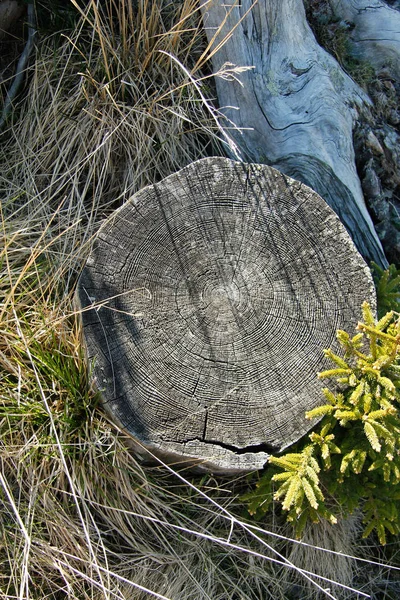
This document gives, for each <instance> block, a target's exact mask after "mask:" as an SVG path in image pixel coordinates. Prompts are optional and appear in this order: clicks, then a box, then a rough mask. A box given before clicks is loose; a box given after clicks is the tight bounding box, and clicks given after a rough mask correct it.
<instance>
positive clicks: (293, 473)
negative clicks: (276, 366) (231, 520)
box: [244, 269, 400, 544]
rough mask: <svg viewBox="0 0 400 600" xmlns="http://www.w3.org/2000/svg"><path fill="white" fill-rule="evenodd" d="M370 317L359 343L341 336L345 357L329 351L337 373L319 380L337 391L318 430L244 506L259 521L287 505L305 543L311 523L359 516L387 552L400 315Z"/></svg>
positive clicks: (329, 395) (398, 523)
mask: <svg viewBox="0 0 400 600" xmlns="http://www.w3.org/2000/svg"><path fill="white" fill-rule="evenodd" d="M388 271H389V270H388ZM385 273H387V272H383V275H382V274H381V279H382V277H383V276H384V281H383V284H382V285H381V290H383V289H384V287H385V286H386V288H387V287H389V294H393V295H394V297H395V298H398V286H399V284H400V277H399V272H397V271H396V272H394V271H393V269H392V270H391V271H390V272H388V273H387V274H385ZM394 281H395V282H396V284H394V283H393V282H394ZM392 283H393V284H392ZM396 285H397V288H396ZM382 293H383V292H382ZM389 304H390V303H389V302H387V304H386V305H389ZM399 308H400V307H399ZM362 311H363V322H361V323H359V324H358V326H357V330H358V333H357V334H356V335H355V336H353V337H351V336H350V335H349V334H348V333H347V332H345V331H338V332H337V338H338V341H339V343H340V345H341V347H342V355H341V356H339V355H337V354H335V353H334V352H332V350H326V351H325V355H326V357H327V358H328V359H330V360H331V361H332V363H333V367H332V369H329V370H326V371H323V372H321V373H318V377H319V378H320V379H327V380H329V379H330V380H332V379H333V380H334V381H335V383H336V387H335V386H331V389H328V388H325V389H324V390H323V394H324V397H325V403H324V404H321V405H320V406H317V407H316V408H314V409H313V410H310V411H308V412H307V413H306V418H307V419H310V420H314V419H319V420H320V422H319V424H318V426H317V427H316V428H315V430H314V431H313V432H312V433H311V434H309V435H308V436H307V437H306V438H305V439H303V440H301V441H300V442H298V443H297V445H296V446H295V447H294V448H292V451H291V452H288V453H286V454H283V455H282V456H272V457H270V459H269V466H268V468H267V469H266V471H265V473H264V474H263V475H262V476H261V478H260V480H259V482H258V484H257V487H256V489H255V490H254V491H252V492H250V493H249V494H247V495H246V496H245V497H244V499H245V500H247V501H248V510H249V512H250V513H251V514H252V515H254V516H256V517H261V516H262V515H263V514H265V513H266V512H267V511H268V510H269V509H270V507H271V505H272V503H273V501H274V500H275V501H277V502H279V503H280V505H281V508H282V510H283V511H285V512H286V513H287V519H288V520H289V521H290V522H292V523H293V525H294V527H295V529H296V533H297V535H301V533H302V531H303V529H304V527H305V525H306V523H307V522H308V521H313V522H316V521H319V520H321V519H327V520H329V521H330V522H331V523H335V522H336V521H337V519H338V518H340V517H343V516H345V515H348V514H351V513H353V512H354V511H355V510H356V509H358V510H360V511H361V512H362V515H363V524H364V537H367V536H369V535H370V534H371V533H373V532H375V533H376V534H377V536H378V538H379V541H380V543H381V544H385V543H386V538H387V534H388V533H390V534H393V535H395V534H398V533H399V532H400V488H399V486H398V484H399V482H400V411H399V409H400V350H399V348H400V314H399V313H398V312H397V311H393V310H391V311H389V312H387V313H385V314H383V315H382V316H381V317H380V318H379V320H376V319H375V317H374V314H373V312H372V310H371V307H370V306H369V304H368V303H367V302H365V303H364V304H363V307H362ZM332 389H334V390H336V391H332Z"/></svg>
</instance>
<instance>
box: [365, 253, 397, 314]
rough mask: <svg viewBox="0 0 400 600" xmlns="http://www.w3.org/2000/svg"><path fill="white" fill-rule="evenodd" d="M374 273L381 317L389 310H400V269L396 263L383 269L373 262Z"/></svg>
mask: <svg viewBox="0 0 400 600" xmlns="http://www.w3.org/2000/svg"><path fill="white" fill-rule="evenodd" d="M372 274H373V277H374V283H375V287H376V295H377V300H378V315H379V317H382V316H383V315H384V314H385V313H386V312H387V311H389V310H394V311H396V312H400V269H397V267H396V265H390V266H389V268H388V269H382V267H380V266H379V265H377V264H376V263H374V262H373V263H372Z"/></svg>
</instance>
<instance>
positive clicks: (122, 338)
mask: <svg viewBox="0 0 400 600" xmlns="http://www.w3.org/2000/svg"><path fill="white" fill-rule="evenodd" d="M77 293H78V296H79V301H80V304H81V307H82V309H83V310H82V319H83V325H84V338H85V344H86V347H87V353H88V359H89V360H90V361H93V362H94V376H95V383H96V385H97V387H98V389H100V390H101V392H102V397H103V401H104V405H105V406H106V407H107V409H108V411H109V412H110V413H111V415H112V417H113V418H114V419H115V420H116V421H117V422H118V423H119V424H120V425H122V426H123V427H124V428H125V429H126V430H127V431H128V432H129V433H130V434H131V435H132V436H133V437H134V438H135V439H136V440H137V441H138V442H139V444H142V445H143V446H144V447H145V448H148V449H149V450H151V451H152V452H154V453H155V454H156V455H158V456H160V457H161V458H164V459H167V460H171V459H172V460H175V459H176V460H187V461H189V462H196V461H199V463H200V464H202V465H203V466H204V468H209V469H211V470H214V471H225V472H236V471H241V470H251V469H257V468H261V467H262V466H263V465H264V463H265V462H266V460H267V458H268V455H269V454H270V453H271V452H272V451H274V452H277V451H280V450H282V449H284V448H286V447H288V446H289V445H290V444H292V443H293V442H295V441H296V440H298V439H299V438H301V437H302V436H303V435H304V434H305V433H306V432H307V431H308V430H309V428H310V426H311V424H310V422H308V421H306V419H305V418H304V413H305V411H306V410H309V409H311V408H313V407H315V406H316V405H318V404H320V403H321V401H323V396H322V395H321V387H322V384H321V382H320V381H319V380H318V379H317V376H316V374H317V372H318V371H320V370H322V369H325V368H328V363H327V362H326V359H325V358H324V356H323V349H324V348H328V347H333V348H337V343H336V335H335V334H336V330H337V329H338V328H340V329H346V330H348V331H350V332H352V331H354V327H355V325H356V324H357V321H358V320H359V318H360V316H361V315H360V312H361V309H360V307H361V304H362V302H363V301H364V300H365V299H368V300H370V301H371V302H372V304H373V305H374V288H373V283H372V280H371V276H370V273H369V269H368V267H367V266H366V264H365V263H364V261H363V259H362V258H361V256H360V255H359V254H358V252H357V251H356V249H355V246H354V245H353V242H352V241H351V239H350V237H349V235H348V234H347V232H346V230H345V228H344V227H343V225H342V224H341V223H340V221H339V219H338V218H337V217H336V215H335V214H334V213H333V211H332V210H331V209H330V208H329V207H328V206H327V205H326V203H325V202H324V201H323V200H322V199H321V198H320V197H319V196H318V195H317V194H316V193H315V192H313V191H312V190H311V189H310V188H308V187H307V186H305V185H304V184H301V183H299V182H297V181H295V180H293V179H291V178H289V177H287V176H285V175H282V174H281V173H280V172H278V171H276V170H274V169H273V168H271V167H268V166H266V165H249V164H243V163H239V162H234V161H231V160H229V159H225V158H207V159H203V160H200V161H197V162H195V163H193V164H191V165H189V166H188V167H186V168H184V169H183V170H181V171H179V172H178V173H176V174H174V175H171V176H170V177H167V178H166V179H164V180H163V181H161V182H160V183H158V184H156V185H153V186H150V187H147V188H145V189H143V190H141V191H140V192H139V193H137V194H136V195H135V196H133V197H132V198H130V199H129V200H128V201H127V202H126V204H124V205H123V206H122V207H121V208H120V209H119V210H117V211H116V212H115V213H114V214H113V215H112V216H111V217H110V218H109V219H108V220H107V221H106V222H105V223H104V225H103V226H102V227H101V229H100V231H99V233H98V235H97V237H96V241H95V243H94V246H93V250H92V252H91V254H90V256H89V259H88V261H87V264H86V266H85V267H84V269H83V272H82V275H81V278H80V280H79V284H78V292H77ZM329 365H330V363H329Z"/></svg>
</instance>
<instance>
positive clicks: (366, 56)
mask: <svg viewBox="0 0 400 600" xmlns="http://www.w3.org/2000/svg"><path fill="white" fill-rule="evenodd" d="M330 5H331V7H332V10H333V12H334V14H335V15H336V16H337V17H339V18H341V19H343V20H344V21H346V22H347V23H348V24H349V26H350V28H351V31H350V34H349V39H350V42H351V51H352V53H353V55H354V56H356V57H357V58H359V59H361V60H364V61H368V62H369V63H370V64H371V65H373V66H374V67H375V69H376V70H380V69H382V68H385V69H387V70H388V71H389V72H391V73H392V74H393V75H394V76H395V77H396V79H397V80H398V81H399V80H400V10H399V9H397V10H396V9H395V8H393V7H391V6H388V5H387V4H386V3H385V2H381V0H330Z"/></svg>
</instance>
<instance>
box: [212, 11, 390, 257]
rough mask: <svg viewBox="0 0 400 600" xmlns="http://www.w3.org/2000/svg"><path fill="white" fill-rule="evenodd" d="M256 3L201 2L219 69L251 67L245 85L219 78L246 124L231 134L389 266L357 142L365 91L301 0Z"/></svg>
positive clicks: (223, 94) (224, 100)
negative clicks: (324, 205) (305, 189)
mask: <svg viewBox="0 0 400 600" xmlns="http://www.w3.org/2000/svg"><path fill="white" fill-rule="evenodd" d="M252 4H253V3H252V2H251V0H242V1H241V2H240V3H232V5H229V6H228V5H227V4H226V2H225V1H224V0H208V1H207V2H204V3H203V7H202V10H203V20H204V27H205V29H206V32H207V36H208V39H209V41H210V43H212V45H213V47H218V46H220V47H219V49H218V51H217V52H216V53H215V54H214V56H213V64H214V70H215V71H219V70H220V69H221V68H222V66H223V64H224V63H226V62H230V63H234V64H236V65H245V66H253V67H254V69H253V70H252V71H247V72H245V73H243V75H242V77H241V82H242V84H243V85H240V84H239V83H238V82H236V81H233V82H232V81H230V82H228V81H226V80H224V79H221V78H216V83H217V94H218V100H219V104H220V110H221V111H223V112H224V113H225V114H226V116H227V117H228V118H229V119H230V120H231V121H234V122H235V123H236V125H237V126H238V128H239V129H242V132H241V133H239V132H238V131H237V130H234V129H233V130H231V131H230V135H231V136H232V137H233V138H234V140H235V142H236V143H237V145H238V146H239V148H240V149H241V150H242V153H243V155H244V157H245V158H246V160H249V161H253V162H258V163H267V164H270V165H272V166H275V167H276V168H278V169H279V170H281V171H282V172H284V173H286V174H288V175H290V176H293V177H295V178H296V179H299V180H300V181H302V182H304V183H306V184H307V185H309V186H310V187H311V188H312V189H314V190H316V191H317V192H318V193H319V194H320V195H321V196H322V197H323V198H324V199H325V200H326V201H327V202H328V204H329V205H330V206H331V207H332V208H333V209H334V210H335V212H336V213H337V214H338V215H339V217H340V219H341V220H342V222H343V223H344V225H345V226H346V228H347V230H348V231H349V232H350V234H351V236H352V237H353V239H354V241H355V243H356V245H357V247H358V249H359V251H360V252H361V253H362V254H363V256H364V257H365V258H367V259H373V260H375V261H376V262H377V263H379V264H381V265H386V264H387V261H386V258H385V256H384V253H383V250H382V247H381V244H380V241H379V239H378V237H377V234H376V232H375V230H374V227H373V224H372V221H371V218H370V216H369V214H368V211H367V208H366V206H365V202H364V198H363V194H362V189H361V184H360V181H359V178H358V175H357V171H356V166H355V159H354V149H353V144H352V132H353V127H354V123H355V120H356V118H357V115H358V111H359V110H361V109H362V106H363V104H368V103H369V99H368V97H367V96H366V94H365V93H364V92H363V91H362V90H361V88H360V87H359V86H357V85H356V84H355V83H354V81H353V80H352V79H351V78H350V77H348V76H347V75H346V73H344V71H343V70H342V69H341V68H340V66H339V65H338V63H337V61H336V60H335V59H334V58H333V57H332V56H331V55H329V54H328V53H327V52H325V51H324V50H323V49H322V48H321V47H320V46H319V45H318V43H317V42H316V40H315V37H314V35H313V33H312V31H311V29H310V27H309V26H308V23H307V20H306V16H305V11H304V6H303V2H302V0H279V2H276V1H275V0H259V1H258V2H257V3H255V4H254V6H252ZM222 42H224V43H223V44H222ZM224 107H226V108H224ZM232 107H237V109H238V110H235V109H234V108H232ZM246 128H247V129H246ZM248 128H250V130H249V129H248Z"/></svg>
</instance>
